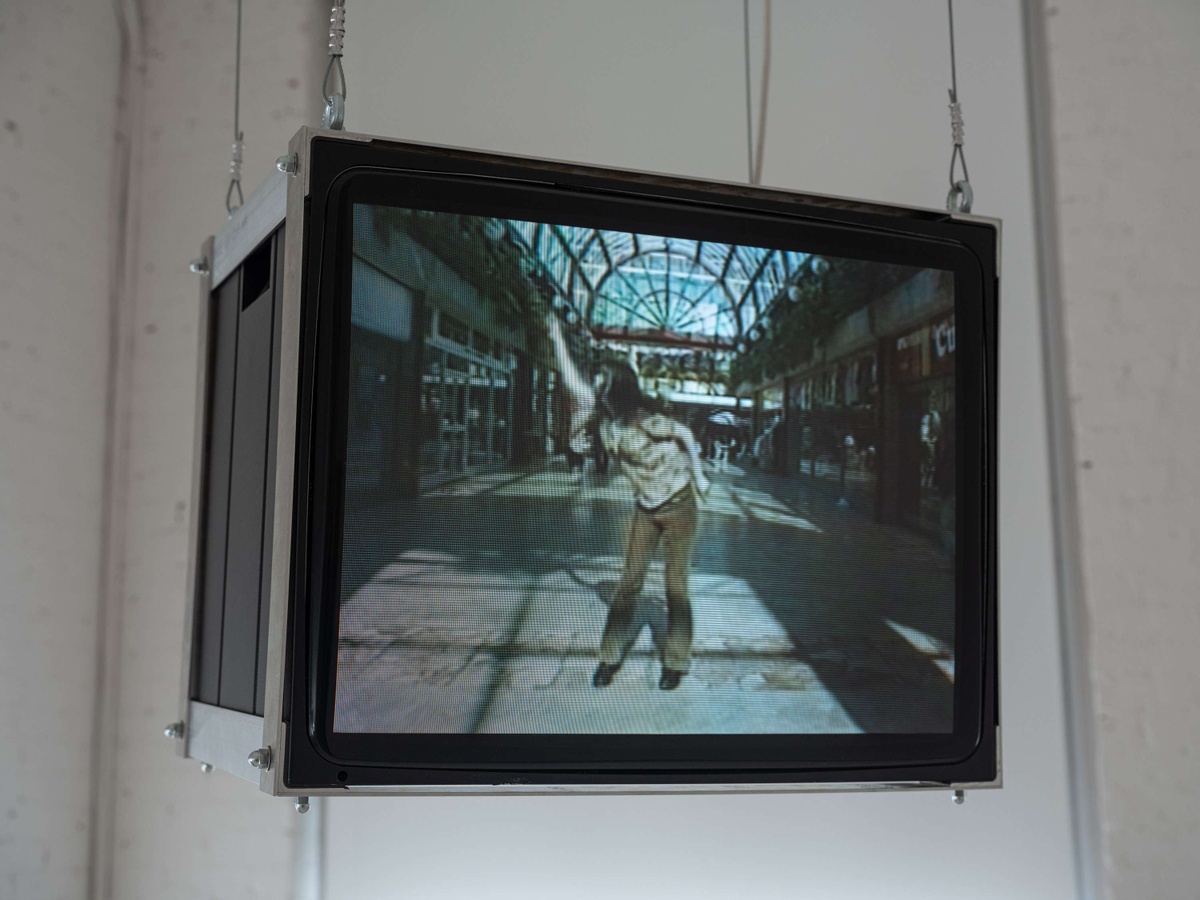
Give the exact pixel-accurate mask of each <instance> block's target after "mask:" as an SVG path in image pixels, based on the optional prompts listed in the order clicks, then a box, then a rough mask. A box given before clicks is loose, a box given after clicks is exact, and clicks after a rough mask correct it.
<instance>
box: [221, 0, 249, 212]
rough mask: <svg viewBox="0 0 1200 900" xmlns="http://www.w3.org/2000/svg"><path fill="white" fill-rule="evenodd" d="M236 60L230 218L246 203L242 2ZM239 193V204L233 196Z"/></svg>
mask: <svg viewBox="0 0 1200 900" xmlns="http://www.w3.org/2000/svg"><path fill="white" fill-rule="evenodd" d="M234 47H235V53H236V58H235V60H234V64H233V150H232V153H231V155H230V157H229V187H228V188H227V189H226V191H225V212H226V214H227V215H229V216H230V217H232V216H233V214H234V212H235V211H236V210H237V209H238V208H239V207H241V206H242V204H243V203H245V202H246V198H245V196H243V194H242V160H243V158H244V156H245V149H246V145H245V142H244V139H243V138H244V135H243V134H242V123H241V102H242V0H237V30H236V37H235V38H234ZM235 192H236V193H237V203H234V202H233V195H234V193H235Z"/></svg>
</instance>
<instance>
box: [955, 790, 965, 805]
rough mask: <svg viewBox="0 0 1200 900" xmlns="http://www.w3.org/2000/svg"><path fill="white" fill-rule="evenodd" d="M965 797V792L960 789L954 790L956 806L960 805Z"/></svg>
mask: <svg viewBox="0 0 1200 900" xmlns="http://www.w3.org/2000/svg"><path fill="white" fill-rule="evenodd" d="M966 799H967V795H966V794H965V793H963V792H962V791H955V792H954V803H955V804H956V805H957V806H962V805H963V803H964V802H965V801H966Z"/></svg>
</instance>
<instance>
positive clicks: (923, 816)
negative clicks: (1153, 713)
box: [327, 0, 1075, 900]
mask: <svg viewBox="0 0 1200 900" xmlns="http://www.w3.org/2000/svg"><path fill="white" fill-rule="evenodd" d="M955 6H956V9H955V12H956V25H957V30H958V52H959V57H958V59H959V89H960V94H961V98H962V100H963V104H964V110H965V114H966V118H967V136H968V139H967V154H968V159H969V160H970V164H971V173H972V175H973V176H974V180H973V184H974V186H975V191H976V196H977V198H978V202H977V206H976V211H977V212H980V213H982V214H984V215H991V216H998V217H1001V218H1003V219H1004V223H1005V224H1004V261H1003V274H1002V281H1003V289H1002V301H1001V302H1002V314H1001V321H1002V335H1001V347H1002V349H1001V357H1002V358H1001V370H1002V374H1001V387H1000V393H1001V398H1002V400H1001V404H1002V406H1001V418H1002V424H1001V452H1000V464H1001V481H1002V489H1001V510H1000V513H1001V534H1000V540H1001V603H1002V615H1001V627H1002V635H1001V641H1002V647H1003V654H1004V657H1003V693H1002V698H1003V699H1002V704H1003V721H1004V727H1005V733H1004V770H1005V772H1004V780H1005V787H1004V789H1003V790H1002V791H994V792H977V793H973V794H971V795H969V796H968V799H967V803H966V805H965V806H963V807H954V806H952V805H951V804H950V802H949V798H948V796H947V795H945V794H942V793H932V794H911V795H903V796H902V795H851V796H812V795H809V796H774V797H772V796H765V797H659V798H649V797H625V798H580V797H554V798H483V799H450V800H447V799H406V800H359V801H343V802H333V803H331V804H329V823H328V827H329V844H328V853H327V859H328V872H327V879H328V881H327V884H328V897H329V898H330V900H343V898H374V897H391V896H396V895H397V894H398V893H404V894H411V895H413V896H438V897H445V898H456V897H475V896H481V895H486V896H489V897H496V898H504V897H552V896H571V897H576V898H592V897H595V898H609V897H612V896H625V897H666V896H687V897H692V898H704V897H728V896H754V897H764V898H767V897H795V896H800V895H803V896H805V897H838V898H846V897H872V898H874V897H889V898H907V897H921V898H936V897H958V896H961V895H962V893H963V891H964V890H965V889H969V892H970V894H971V896H973V897H980V898H1005V900H1007V898H1012V897H1038V898H1068V897H1072V896H1074V895H1075V885H1074V877H1073V872H1072V861H1071V836H1070V821H1069V813H1068V803H1067V787H1066V758H1065V745H1064V733H1063V707H1062V692H1061V673H1060V668H1059V658H1058V623H1057V608H1056V600H1055V584H1054V573H1053V560H1052V557H1051V549H1050V548H1051V535H1050V515H1049V501H1048V497H1049V484H1048V476H1047V454H1046V433H1045V418H1044V416H1045V407H1044V401H1043V375H1042V366H1041V350H1040V335H1039V317H1038V297H1037V287H1036V278H1035V265H1034V252H1033V251H1034V246H1033V239H1032V232H1033V228H1032V223H1033V213H1032V198H1031V174H1030V171H1029V146H1028V140H1029V129H1028V121H1027V116H1026V108H1025V88H1024V81H1023V79H1024V70H1023V54H1022V45H1021V17H1020V8H1019V5H1018V4H1017V3H1016V2H1007V3H996V2H982V0H979V2H962V0H960V2H959V3H957V4H955ZM468 8H469V10H470V13H469V14H467V13H466V12H465V11H466V10H467V9H468ZM761 10H762V7H761V4H760V3H754V4H752V11H753V13H752V14H753V16H754V21H755V28H754V31H755V40H756V48H755V69H756V71H757V67H758V63H759V60H760V57H759V55H758V54H759V53H760V49H759V48H760V45H759V44H757V41H758V32H759V29H760V26H759V22H760V21H761V15H762V12H761ZM945 14H946V7H945V4H944V3H941V2H936V0H923V2H920V3H916V2H913V3H906V4H892V3H884V2H879V0H854V2H844V3H838V4H799V3H776V4H774V18H775V23H774V45H773V48H774V52H773V58H774V69H773V73H772V76H771V81H770V84H771V95H770V110H769V122H768V138H767V146H766V159H765V167H764V173H763V181H764V182H765V183H767V184H774V185H782V186H788V187H795V188H801V189H806V190H811V191H817V192H825V193H834V194H837V193H842V194H849V195H852V196H865V197H870V198H873V199H881V200H890V201H896V202H901V203H910V204H916V205H923V206H930V207H940V206H941V205H942V204H943V203H944V198H945V194H946V189H947V182H946V169H947V167H948V162H949V155H950V154H949V151H950V136H949V122H948V115H947V111H946V88H947V87H948V85H949V53H948V48H947V40H946V19H945ZM346 53H347V57H346V72H347V76H348V78H349V81H350V102H349V108H348V116H347V124H348V126H349V127H350V128H351V129H354V130H359V131H366V132H369V133H377V134H386V135H394V136H398V137H403V138H409V139H414V140H425V141H430V142H437V143H447V144H458V145H465V146H470V147H482V148H487V149H497V150H506V151H512V152H518V153H527V154H532V155H537V156H548V157H555V158H562V159H571V160H579V161H584V162H594V163H602V164H609V165H617V166H628V167H633V168H641V169H649V170H657V171H665V172H676V173H682V174H688V175H697V176H702V177H712V178H722V179H727V180H734V181H736V180H744V179H745V177H746V138H745V118H744V115H745V112H744V103H745V95H744V87H743V77H744V74H743V72H744V69H743V43H742V6H741V4H740V3H737V2H736V0H703V2H700V0H688V2H686V3H685V2H683V0H677V2H672V3H666V2H661V3H654V4H645V3H640V2H637V0H613V2H609V3H605V4H585V3H554V4H551V3H526V4H516V3H497V4H487V5H483V4H466V3H461V2H460V3H411V4H405V5H404V6H403V7H400V6H397V5H394V4H391V3H388V2H386V0H359V2H356V3H355V4H354V7H353V9H351V10H350V12H349V17H348V25H347V38H346ZM380 860H387V861H388V862H387V864H386V865H383V864H380Z"/></svg>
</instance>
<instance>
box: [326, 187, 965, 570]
mask: <svg viewBox="0 0 1200 900" xmlns="http://www.w3.org/2000/svg"><path fill="white" fill-rule="evenodd" d="M360 209H361V210H362V211H361V212H360V213H358V214H357V215H358V219H357V220H356V229H357V230H356V234H358V235H359V236H360V239H356V254H357V259H356V266H361V267H362V268H363V269H364V271H366V272H367V273H368V274H369V276H370V277H364V278H362V279H361V280H356V299H355V304H356V308H358V306H359V305H360V301H361V295H362V294H370V295H376V294H381V295H395V294H396V293H397V291H398V292H399V296H400V301H399V303H397V302H396V300H395V298H394V297H392V299H391V304H392V306H393V307H395V306H397V305H399V306H402V307H403V308H404V309H403V311H402V312H400V313H397V312H396V311H395V310H394V309H393V310H392V312H390V313H386V314H383V315H381V314H380V313H379V312H378V311H377V312H375V313H373V314H370V315H368V316H366V319H374V320H375V321H376V322H378V321H379V320H380V319H381V318H382V319H384V320H395V318H396V317H397V315H400V316H405V315H406V316H408V317H409V318H410V319H411V320H412V321H411V324H410V326H409V328H408V330H407V331H406V332H405V333H404V334H403V335H400V334H398V333H393V334H391V335H387V334H384V335H383V336H382V337H381V335H380V334H379V332H381V331H382V332H387V331H388V329H387V328H382V329H381V328H379V327H378V326H376V327H374V328H372V327H371V325H370V323H369V322H363V321H356V324H360V325H365V327H363V328H359V329H357V330H356V333H358V334H360V336H361V339H360V340H358V341H356V360H355V365H356V367H357V368H356V373H357V374H356V380H355V383H356V385H358V386H359V387H358V388H356V391H357V395H356V396H354V397H352V398H351V400H352V421H353V420H354V419H355V416H354V412H355V410H356V409H357V410H358V412H359V415H358V420H359V421H361V422H362V423H363V429H364V432H363V433H362V434H360V435H359V440H357V441H356V440H355V439H354V436H353V435H352V439H351V442H350V444H351V447H350V449H351V457H352V461H353V457H354V456H355V453H356V451H357V455H358V457H359V459H360V460H361V463H362V464H361V465H360V466H358V471H359V477H360V478H365V479H366V482H365V485H366V486H368V487H371V488H372V489H376V488H378V487H379V486H380V485H381V484H382V482H383V481H385V480H387V476H388V474H389V469H390V470H392V472H393V474H394V475H395V476H396V477H397V478H398V479H399V481H400V482H401V483H402V484H404V485H406V487H405V488H404V489H405V490H406V491H407V493H409V494H412V493H414V492H419V491H421V490H425V489H428V488H429V487H432V486H434V485H437V484H441V483H443V482H445V481H446V480H448V479H452V478H456V477H462V476H464V475H467V474H470V473H478V472H482V471H488V470H494V469H496V468H498V467H499V468H503V467H506V466H512V465H516V466H522V465H528V464H531V463H533V464H537V463H538V462H540V461H543V460H546V459H549V458H553V457H554V456H555V455H558V454H563V453H566V454H567V455H568V456H570V453H569V450H568V448H567V447H566V445H565V435H564V433H563V432H564V430H565V411H566V409H565V408H566V398H565V397H564V396H562V392H561V391H560V390H558V387H557V378H558V373H557V372H556V371H555V370H554V366H553V365H552V363H551V360H550V354H549V353H548V350H547V348H546V344H545V339H544V331H543V330H542V326H541V323H542V322H544V317H545V315H546V314H549V313H553V314H555V315H559V316H561V317H562V318H563V319H564V320H565V322H566V323H567V330H568V334H569V336H571V338H572V342H573V347H574V352H575V355H576V358H577V359H578V360H579V361H580V363H581V366H583V367H584V368H590V369H593V370H594V369H595V368H598V367H599V366H600V365H602V364H603V362H604V361H605V359H610V360H611V359H614V358H615V359H620V360H622V361H625V362H628V363H630V364H632V365H633V367H634V368H635V370H636V371H637V372H638V374H639V377H640V380H641V383H642V387H643V390H644V391H645V392H646V393H647V394H650V395H653V396H656V397H658V398H659V399H660V400H661V401H662V402H663V403H664V405H665V406H666V407H668V408H669V411H670V412H671V414H672V415H675V416H676V417H677V418H680V419H682V420H684V421H686V422H687V423H688V424H689V425H690V426H691V427H692V429H693V431H694V433H695V434H696V436H697V438H698V439H700V440H701V442H702V444H703V445H704V448H705V454H706V456H707V457H708V458H709V459H710V460H712V461H713V462H714V463H716V464H722V463H725V462H729V461H732V460H737V461H739V462H742V463H744V464H747V465H750V466H753V467H755V468H758V469H760V470H762V471H765V472H770V473H774V474H781V475H789V476H795V477H805V478H807V479H809V480H810V481H812V482H814V483H816V482H821V483H828V484H832V485H834V489H835V490H837V491H838V492H839V494H840V497H841V499H842V500H844V502H846V503H848V504H852V505H854V506H855V507H856V508H858V509H860V510H862V511H864V512H865V513H867V514H868V515H870V516H872V517H873V518H875V519H876V520H877V521H881V522H890V523H894V524H901V523H905V524H908V525H910V526H912V527H914V528H917V529H920V530H923V531H925V532H927V533H929V534H931V535H932V536H935V537H936V538H937V539H938V540H940V541H941V542H942V543H943V544H945V545H946V546H947V547H948V548H952V546H953V533H952V532H953V475H954V461H953V452H954V441H953V430H954V429H953V421H954V379H953V365H954V359H955V356H954V313H953V291H952V280H951V279H950V277H949V274H948V273H941V272H936V271H933V270H917V269H912V268H908V267H901V266H893V265H883V264H877V263H864V262H861V261H855V260H846V259H838V258H825V257H820V256H813V255H810V254H805V253H801V252H795V251H784V250H773V249H768V248H757V247H747V246H737V245H729V244H718V243H713V242H707V241H699V240H688V239H683V238H668V237H662V236H654V235H640V234H632V233H628V232H614V231H605V230H600V229H589V228H578V227H566V226H557V225H550V224H545V223H534V222H517V221H506V220H498V219H486V218H477V217H466V216H451V215H446V214H434V213H428V212H423V211H408V210H396V209H384V208H377V207H375V208H360ZM381 283H384V284H386V288H383V289H381V288H380V287H379V285H380V284H381ZM387 302H389V301H388V297H384V298H383V300H376V299H372V300H371V301H370V303H371V304H378V303H387ZM418 320H419V322H418ZM414 334H420V335H421V336H422V340H421V342H420V346H419V347H415V346H412V345H411V343H412V342H411V338H412V336H413V335H414ZM396 337H404V338H405V339H406V340H407V341H408V343H406V345H405V347H404V348H403V353H402V354H401V353H400V352H399V351H397V352H393V351H392V350H389V346H390V344H389V339H391V341H392V342H394V341H395V338H396ZM400 355H405V356H406V357H408V358H409V359H410V361H411V359H412V358H413V357H414V356H419V358H420V360H421V363H420V376H419V377H420V384H421V387H420V409H419V413H418V411H417V410H416V409H413V410H411V412H412V414H413V415H419V416H420V420H421V428H420V446H419V448H414V449H413V452H412V453H411V457H410V458H408V459H405V458H404V457H405V454H404V453H403V452H401V453H399V454H396V453H395V452H393V451H394V449H395V446H396V441H395V439H394V434H396V433H398V431H397V429H398V428H399V426H398V425H395V426H392V427H391V428H389V427H387V425H386V423H381V422H380V421H379V416H378V415H376V414H374V413H372V412H371V410H372V409H379V408H381V407H382V408H387V409H395V410H398V411H401V410H406V409H407V408H406V406H405V402H404V401H403V399H402V398H401V397H400V394H401V393H404V389H403V384H404V381H405V379H406V378H407V379H409V384H411V379H413V378H414V377H415V376H416V372H415V371H412V369H413V366H412V365H411V362H410V364H409V365H407V366H401V368H404V369H405V372H400V371H398V370H397V371H392V369H395V367H396V365H397V359H398V357H399V356H400ZM388 357H390V358H391V359H390V362H389V360H388V359H387V358H388ZM389 379H390V380H389ZM393 394H395V396H393ZM398 414H399V413H398ZM352 431H353V429H352ZM366 432H370V433H369V434H368V433H366ZM372 448H373V450H372ZM388 457H390V459H389V458H388ZM571 462H572V463H573V464H576V463H578V462H580V461H579V460H571ZM353 468H354V466H353V465H352V469H353ZM889 479H890V480H889ZM352 480H353V479H352Z"/></svg>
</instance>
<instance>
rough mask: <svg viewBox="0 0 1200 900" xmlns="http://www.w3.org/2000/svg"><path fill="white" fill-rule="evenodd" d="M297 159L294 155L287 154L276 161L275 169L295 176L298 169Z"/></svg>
mask: <svg viewBox="0 0 1200 900" xmlns="http://www.w3.org/2000/svg"><path fill="white" fill-rule="evenodd" d="M297 162H298V161H297V159H296V155H295V154H294V153H285V154H284V155H283V156H281V157H279V158H278V159H277V160H275V168H276V169H278V170H279V171H280V172H283V174H285V175H295V174H296V167H297Z"/></svg>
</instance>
